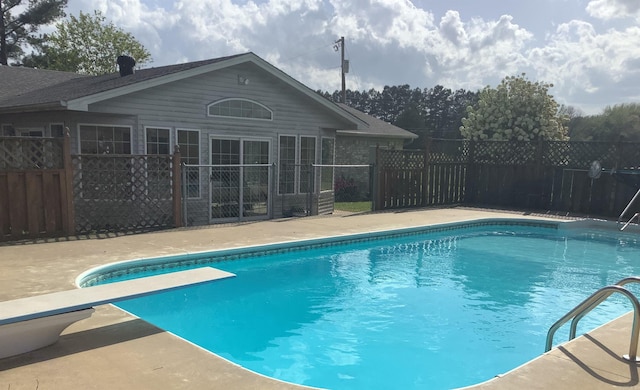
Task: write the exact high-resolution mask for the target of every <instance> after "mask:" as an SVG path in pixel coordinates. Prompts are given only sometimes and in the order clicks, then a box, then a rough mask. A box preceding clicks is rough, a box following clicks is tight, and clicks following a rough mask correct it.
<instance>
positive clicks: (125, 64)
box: [116, 56, 136, 77]
mask: <svg viewBox="0 0 640 390" xmlns="http://www.w3.org/2000/svg"><path fill="white" fill-rule="evenodd" d="M116 62H117V63H118V69H119V70H120V76H121V77H124V76H128V75H130V74H133V67H134V66H136V60H134V59H133V58H132V57H129V56H118V60H117V61H116Z"/></svg>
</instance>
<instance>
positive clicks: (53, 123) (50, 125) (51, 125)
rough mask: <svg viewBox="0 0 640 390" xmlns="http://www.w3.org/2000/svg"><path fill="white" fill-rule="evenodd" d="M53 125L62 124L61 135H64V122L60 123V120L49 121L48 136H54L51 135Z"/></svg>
mask: <svg viewBox="0 0 640 390" xmlns="http://www.w3.org/2000/svg"><path fill="white" fill-rule="evenodd" d="M53 126H62V137H64V136H65V134H64V132H65V130H64V129H65V126H64V123H62V122H51V123H49V136H50V137H54V135H53Z"/></svg>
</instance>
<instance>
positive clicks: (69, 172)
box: [62, 127, 76, 236]
mask: <svg viewBox="0 0 640 390" xmlns="http://www.w3.org/2000/svg"><path fill="white" fill-rule="evenodd" d="M62 165H63V169H64V188H65V191H66V193H67V196H66V199H65V204H64V205H63V207H66V209H67V210H66V213H64V215H65V216H64V218H63V229H64V234H66V235H67V236H72V235H74V234H75V233H76V218H75V210H74V205H73V198H74V193H73V161H72V160H71V134H70V132H69V128H68V127H65V128H64V139H63V141H62Z"/></svg>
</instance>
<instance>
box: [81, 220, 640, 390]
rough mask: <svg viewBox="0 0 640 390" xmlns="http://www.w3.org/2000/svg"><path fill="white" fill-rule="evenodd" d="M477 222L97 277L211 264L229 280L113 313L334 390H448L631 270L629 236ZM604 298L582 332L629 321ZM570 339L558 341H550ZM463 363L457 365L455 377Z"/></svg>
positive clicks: (487, 372) (509, 355) (486, 370)
mask: <svg viewBox="0 0 640 390" xmlns="http://www.w3.org/2000/svg"><path fill="white" fill-rule="evenodd" d="M564 226H565V225H564V224H556V223H548V222H531V221H501V220H486V221H478V222H475V223H465V224H452V225H444V226H437V227H431V228H425V229H407V230H403V231H394V232H389V233H386V234H383V235H381V234H375V235H374V234H365V235H358V236H351V237H349V238H348V239H347V241H346V243H344V242H343V241H344V240H345V238H344V237H342V238H336V239H332V240H314V241H306V242H304V243H303V245H302V249H300V248H295V247H292V245H291V244H281V245H272V246H263V247H259V248H252V250H250V251H247V250H231V251H222V252H216V253H209V254H196V255H192V256H176V257H171V258H163V259H148V260H144V261H138V262H135V263H133V264H134V265H131V264H126V265H124V264H117V265H112V266H109V267H106V268H103V269H102V270H98V271H96V272H92V273H89V274H88V275H85V276H84V277H83V280H84V282H83V283H84V284H92V283H97V282H98V281H99V280H100V279H104V280H107V281H109V280H113V281H115V280H119V279H123V278H130V277H132V275H136V276H139V275H145V274H148V273H153V272H166V271H168V270H173V269H182V268H186V267H192V266H201V265H204V264H209V265H212V266H215V267H217V268H221V269H224V270H226V271H230V272H233V273H236V274H237V275H238V276H237V278H235V279H233V280H228V281H222V282H219V283H213V284H210V285H204V286H199V287H197V288H193V289H185V290H180V291H176V292H174V293H168V294H161V295H160V294H159V295H157V296H153V297H149V298H145V299H139V300H132V301H128V302H123V303H122V304H119V306H120V307H122V308H124V309H125V310H127V311H129V312H132V313H134V314H136V315H138V316H140V317H141V318H143V319H145V320H147V321H149V322H151V323H153V324H155V325H157V326H159V327H161V328H163V329H166V330H168V331H171V332H173V333H175V334H177V335H179V336H181V337H183V338H185V339H187V340H190V341H192V342H194V343H196V344H198V345H200V346H202V347H204V348H206V349H209V350H211V351H213V352H215V353H217V354H219V355H220V356H223V357H225V358H227V359H229V360H231V361H234V362H236V363H238V364H241V365H242V366H244V367H247V368H249V369H252V370H254V371H257V372H260V373H263V374H266V375H269V376H272V377H276V378H279V379H283V380H287V381H292V382H296V383H302V384H306V385H312V386H320V387H328V388H334V389H342V388H344V389H347V388H354V389H358V388H360V389H363V388H366V389H370V388H430V389H438V388H452V387H459V386H465V385H470V384H473V383H477V382H480V381H483V380H486V379H490V378H491V377H493V376H495V375H497V374H501V373H504V372H506V371H508V370H510V369H512V368H514V367H516V366H518V365H520V364H522V363H524V362H526V361H528V360H530V359H531V358H533V357H535V356H538V355H540V354H541V353H542V352H543V351H544V338H545V336H546V331H547V330H548V328H549V326H550V325H551V324H552V323H553V322H554V321H555V320H557V319H558V318H559V317H560V316H561V315H563V314H564V313H565V312H566V311H568V310H569V309H571V308H572V307H573V306H575V305H576V304H577V303H578V302H580V301H581V300H582V299H584V298H585V297H586V296H588V295H589V294H590V293H592V292H593V291H595V290H596V289H598V288H600V287H602V286H604V285H606V284H610V283H613V282H615V281H617V280H618V279H621V278H622V277H625V276H629V275H634V274H639V273H640V272H639V271H640V269H639V268H640V251H638V249H639V248H638V246H639V245H640V243H638V242H637V240H636V239H635V236H634V235H629V234H623V235H620V234H619V233H617V232H616V233H615V234H613V233H609V232H603V231H599V230H592V229H566V228H564ZM628 310H629V308H628V305H627V304H626V302H624V301H622V300H620V301H618V300H615V299H614V300H610V301H607V302H606V303H605V304H603V305H602V307H600V308H598V309H597V310H596V311H594V312H592V313H591V314H590V315H589V316H587V317H586V318H585V319H584V320H583V321H582V322H581V325H582V327H581V329H579V331H586V330H589V329H591V328H593V327H594V326H597V325H599V324H601V323H604V322H606V321H609V320H611V319H613V318H615V317H616V316H618V315H619V314H622V313H623V312H625V311H628ZM556 340H557V341H562V340H566V332H565V333H561V332H559V334H558V335H557V336H556ZM461 367H463V368H462V369H461Z"/></svg>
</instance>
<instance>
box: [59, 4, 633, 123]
mask: <svg viewBox="0 0 640 390" xmlns="http://www.w3.org/2000/svg"><path fill="white" fill-rule="evenodd" d="M93 10H99V11H101V12H102V13H103V14H104V15H105V16H106V17H107V19H108V20H110V21H112V22H113V23H114V24H116V25H117V26H119V27H121V28H122V29H124V30H125V31H128V32H131V33H132V34H133V35H134V36H135V37H136V38H137V39H138V40H139V41H140V42H141V43H142V44H144V45H145V47H146V48H147V49H148V50H149V51H150V52H151V55H152V57H153V62H152V63H151V64H148V65H147V66H160V65H168V64H174V63H180V62H185V61H195V60H200V59H206V58H214V57H219V56H224V55H229V54H237V53H244V52H247V51H252V52H254V53H256V54H257V55H259V56H260V57H262V58H264V59H265V60H267V61H269V62H271V63H272V64H274V65H275V66H277V67H278V68H280V69H282V70H283V71H285V72H286V73H288V74H289V75H291V76H292V77H294V78H296V79H297V80H299V81H301V82H302V83H304V84H306V85H307V86H309V87H310V88H312V89H322V90H328V91H333V90H336V89H339V88H340V69H339V65H340V56H339V53H336V52H334V50H333V47H332V46H333V42H334V41H335V40H337V39H338V38H340V36H344V37H345V40H346V45H345V48H346V58H347V59H348V60H349V61H350V64H351V67H350V73H349V74H348V75H347V88H349V89H354V90H355V89H357V90H363V89H364V90H368V89H370V88H376V89H382V88H383V87H384V86H385V85H400V84H409V85H410V86H411V87H412V88H430V87H433V86H435V85H437V84H440V85H443V86H445V87H447V88H452V89H457V88H466V89H471V90H476V89H480V88H482V87H484V86H486V85H491V86H495V85H497V84H498V83H499V82H500V80H501V79H502V78H504V77H505V76H509V75H517V74H520V73H523V72H524V73H526V74H527V77H528V78H529V79H531V80H538V81H545V82H548V83H552V84H554V87H553V88H552V90H551V93H552V94H553V95H554V96H555V98H556V100H557V101H558V102H559V103H561V104H565V105H570V106H573V107H575V108H578V109H580V110H582V111H583V112H584V113H585V114H597V113H600V112H601V111H602V109H603V108H604V107H606V106H609V105H615V104H621V103H628V102H640V1H638V0H537V1H514V0H450V1H440V0H415V1H413V2H412V1H408V0H350V1H344V0H341V1H338V0H262V1H247V0H178V1H169V0H70V1H69V6H68V13H71V14H74V15H77V14H78V12H79V11H83V12H92V11H93Z"/></svg>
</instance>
